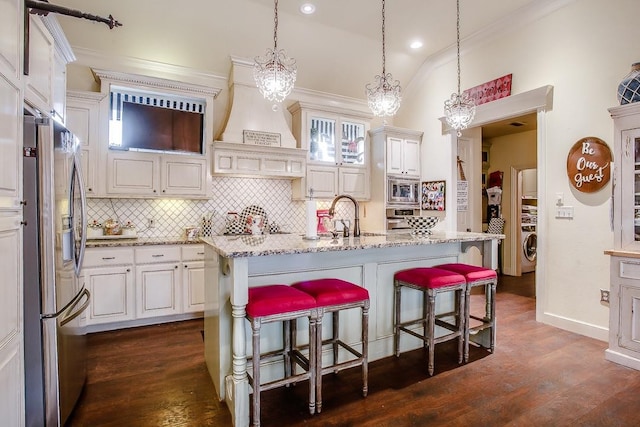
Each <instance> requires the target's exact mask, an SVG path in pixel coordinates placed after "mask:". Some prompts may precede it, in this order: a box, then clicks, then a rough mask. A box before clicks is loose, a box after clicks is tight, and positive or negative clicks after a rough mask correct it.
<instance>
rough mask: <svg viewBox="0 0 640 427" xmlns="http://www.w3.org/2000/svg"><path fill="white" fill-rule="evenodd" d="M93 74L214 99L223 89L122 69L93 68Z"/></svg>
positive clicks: (101, 77) (121, 81)
mask: <svg viewBox="0 0 640 427" xmlns="http://www.w3.org/2000/svg"><path fill="white" fill-rule="evenodd" d="M92 71H93V74H94V75H95V76H96V77H97V78H98V79H99V80H109V81H112V82H117V83H125V84H126V83H128V84H136V85H144V86H150V87H154V88H159V89H172V90H178V91H182V92H189V93H197V94H201V95H205V96H212V97H213V98H214V99H215V98H216V97H217V96H218V95H219V94H220V92H221V91H222V89H219V88H215V87H209V86H202V85H197V84H193V83H185V82H179V81H176V80H169V79H163V78H158V77H150V76H144V75H140V74H131V73H125V72H120V71H110V70H100V69H96V68H93V69H92Z"/></svg>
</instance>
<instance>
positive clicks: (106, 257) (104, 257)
mask: <svg viewBox="0 0 640 427" xmlns="http://www.w3.org/2000/svg"><path fill="white" fill-rule="evenodd" d="M102 259H103V260H104V261H109V260H110V259H116V257H114V256H103V257H102Z"/></svg>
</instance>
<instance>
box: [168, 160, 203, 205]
mask: <svg viewBox="0 0 640 427" xmlns="http://www.w3.org/2000/svg"><path fill="white" fill-rule="evenodd" d="M162 177H163V179H162V194H167V195H176V196H206V195H207V161H206V159H196V158H187V157H185V156H181V158H179V159H177V158H175V159H174V158H168V157H163V158H162Z"/></svg>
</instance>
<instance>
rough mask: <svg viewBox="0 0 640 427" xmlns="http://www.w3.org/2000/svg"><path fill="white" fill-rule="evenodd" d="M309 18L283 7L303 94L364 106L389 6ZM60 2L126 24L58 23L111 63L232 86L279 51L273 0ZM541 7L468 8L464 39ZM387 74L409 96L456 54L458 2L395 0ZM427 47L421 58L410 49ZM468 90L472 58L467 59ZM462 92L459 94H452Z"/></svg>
mask: <svg viewBox="0 0 640 427" xmlns="http://www.w3.org/2000/svg"><path fill="white" fill-rule="evenodd" d="M307 1H312V2H314V3H315V4H316V8H317V9H316V13H315V14H313V15H310V16H307V15H303V14H302V13H300V12H299V6H300V5H301V4H302V3H304V2H305V1H304V0H281V1H280V2H279V27H278V47H279V48H284V49H285V50H286V51H287V54H288V55H289V56H291V57H293V58H295V59H296V61H297V66H298V80H297V82H296V87H299V88H305V89H311V90H316V91H321V92H328V93H331V94H336V95H342V96H347V97H352V98H358V99H364V86H365V84H367V83H369V82H373V80H374V76H375V75H377V74H380V72H381V71H382V36H381V24H382V23H381V19H382V17H381V2H380V1H375V0H349V1H339V0H307ZM50 2H51V3H54V4H57V5H60V6H65V7H68V8H71V9H76V10H81V11H82V12H86V13H91V14H95V15H99V16H104V17H107V16H109V15H110V14H111V15H113V16H114V18H115V19H117V20H118V21H119V22H121V23H122V24H123V26H122V27H120V28H115V29H113V30H109V28H108V27H107V26H106V25H104V24H100V23H96V22H91V21H88V20H83V19H77V18H71V17H66V16H59V17H58V20H59V22H60V24H61V26H62V28H63V30H64V32H65V34H66V36H67V38H68V40H69V43H70V44H71V46H72V47H73V48H74V49H75V50H76V51H77V52H82V51H83V50H85V49H86V50H89V51H92V52H99V53H100V54H102V55H104V56H107V57H110V56H112V57H130V58H138V59H143V60H148V61H154V62H158V63H166V64H173V65H179V66H183V67H186V68H188V69H192V70H196V71H198V72H204V73H210V74H214V75H217V76H221V77H227V76H228V74H229V70H230V65H231V63H230V60H229V58H230V56H231V55H233V56H236V57H240V58H248V59H252V58H253V57H255V56H258V55H263V54H264V52H265V50H266V49H267V48H272V47H273V25H274V19H273V18H274V12H273V1H272V0H233V1H230V0H189V1H183V2H179V1H175V0H136V1H131V0H109V1H107V0H103V1H89V2H88V1H86V0H50ZM541 3H543V4H544V3H548V1H543V2H540V1H539V0H538V1H535V0H483V1H477V0H462V1H461V5H460V7H461V37H462V44H463V52H464V42H465V39H466V38H469V37H470V36H473V34H475V33H478V32H481V31H482V30H484V29H487V28H489V27H492V26H495V25H500V23H501V22H507V21H508V20H509V19H510V17H513V16H516V15H518V14H525V13H527V12H528V11H530V10H531V8H533V7H539V6H538V5H540V4H541ZM385 27H386V71H387V72H388V73H389V72H390V73H392V74H393V77H394V78H395V79H398V80H400V83H401V85H402V87H403V88H406V87H407V85H408V84H409V83H410V82H411V80H412V79H413V78H414V77H416V76H417V75H418V74H419V73H420V68H421V66H422V65H423V64H425V63H427V62H428V61H429V59H430V58H433V57H434V55H439V54H442V53H443V52H445V51H449V52H453V49H454V48H455V40H456V2H455V1H454V0H390V1H388V2H387V3H386V22H385ZM416 39H418V40H421V41H422V42H423V47H421V48H419V49H415V50H412V49H410V48H409V43H410V42H411V41H413V40H416ZM462 67H463V78H462V86H463V89H464V88H465V87H469V86H472V85H475V84H476V83H477V82H471V83H473V84H468V85H465V82H464V56H463V60H462ZM454 90H455V87H454V88H452V91H454Z"/></svg>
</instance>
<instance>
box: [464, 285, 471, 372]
mask: <svg viewBox="0 0 640 427" xmlns="http://www.w3.org/2000/svg"><path fill="white" fill-rule="evenodd" d="M464 292H465V301H464V320H465V323H466V324H465V328H464V363H467V362H468V361H469V325H470V319H471V287H470V286H467V287H466V288H465V291H464Z"/></svg>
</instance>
